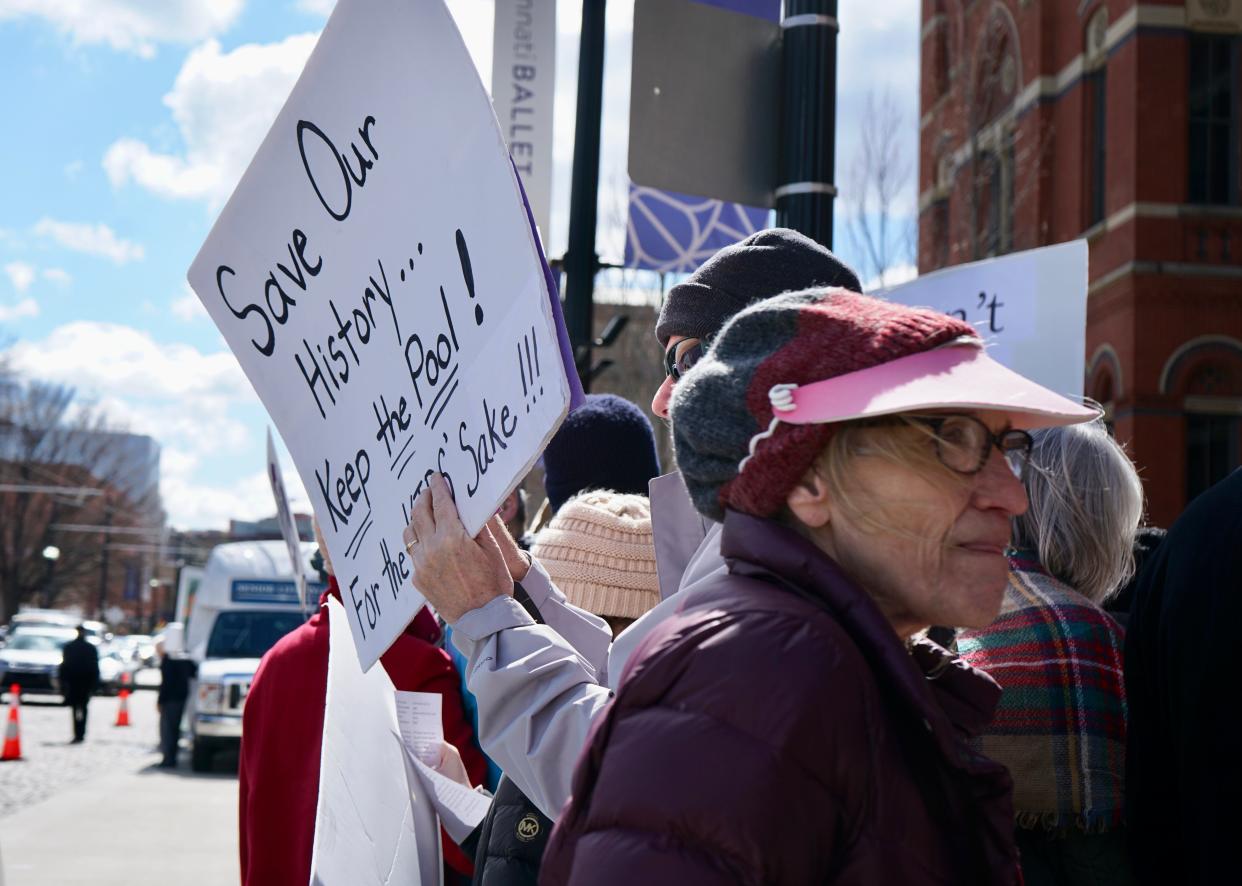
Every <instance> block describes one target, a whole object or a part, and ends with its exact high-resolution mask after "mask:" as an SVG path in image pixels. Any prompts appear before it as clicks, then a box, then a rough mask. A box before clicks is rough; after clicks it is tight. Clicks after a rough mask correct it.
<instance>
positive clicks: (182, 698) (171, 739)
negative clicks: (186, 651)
mask: <svg viewBox="0 0 1242 886" xmlns="http://www.w3.org/2000/svg"><path fill="white" fill-rule="evenodd" d="M157 651H158V652H159V654H160V694H159V698H158V699H157V701H156V707H157V709H158V710H159V712H160V750H161V751H162V752H163V754H164V759H163V760H162V761H161V762H160V768H162V769H176V768H177V746H178V745H179V744H180V743H181V717H182V715H183V714H185V703H186V699H188V698H189V697H190V681H191V680H193V679H194V678H195V677H196V676H198V665H196V664H195V663H194V661H193V659H190V658H188V657H186V656H184V655H173V654H172V653H170V652H169V651H168V649H167V648H165V645H164V643H163V642H161V643H160V644H159V646H158V647H157Z"/></svg>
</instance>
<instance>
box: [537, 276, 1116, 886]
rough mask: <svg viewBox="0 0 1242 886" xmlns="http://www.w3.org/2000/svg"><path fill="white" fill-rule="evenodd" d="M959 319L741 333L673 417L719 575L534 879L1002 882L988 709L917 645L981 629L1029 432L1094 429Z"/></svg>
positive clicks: (1003, 779) (982, 686) (859, 321)
mask: <svg viewBox="0 0 1242 886" xmlns="http://www.w3.org/2000/svg"><path fill="white" fill-rule="evenodd" d="M1095 414H1096V413H1095V412H1094V411H1093V410H1091V409H1087V408H1084V407H1083V406H1080V405H1079V404H1077V403H1074V402H1071V401H1069V400H1067V399H1065V398H1063V397H1060V396H1058V395H1056V394H1054V393H1052V392H1051V391H1048V390H1046V389H1044V388H1042V387H1040V386H1039V385H1037V384H1035V383H1033V382H1031V381H1029V380H1028V379H1025V378H1023V377H1022V376H1020V375H1018V374H1016V373H1014V372H1012V371H1010V370H1008V369H1006V368H1004V367H1002V366H1001V365H999V364H998V363H996V362H995V361H993V360H992V359H990V358H989V357H988V356H987V354H986V352H985V350H984V347H983V343H982V342H981V341H980V340H979V338H978V337H977V335H976V333H975V330H974V328H973V327H971V326H970V325H968V324H966V323H963V322H961V321H959V320H957V319H955V318H953V317H949V316H946V315H943V314H939V313H936V312H934V311H930V310H920V309H912V308H906V307H901V306H898V305H893V304H889V303H888V302H885V301H881V300H879V299H874V298H868V297H866V296H860V295H858V294H856V293H849V292H845V291H844V290H827V291H824V290H818V291H808V292H801V293H789V294H785V295H781V296H777V297H776V298H773V299H769V300H767V301H764V302H760V303H758V304H756V305H753V306H751V307H750V308H747V309H746V310H744V311H742V312H741V313H740V314H738V315H737V316H736V317H735V318H734V319H733V320H731V321H730V322H729V323H728V325H726V326H725V327H724V329H723V330H722V331H721V332H720V334H719V336H718V337H717V339H716V340H715V342H714V344H713V346H712V349H711V351H710V352H709V353H708V354H707V355H706V356H705V357H704V358H703V359H702V360H700V361H699V363H698V364H697V365H696V366H695V367H694V368H693V369H692V370H691V371H690V372H689V373H688V374H687V375H686V376H685V377H684V378H683V379H682V380H681V382H680V383H679V384H678V386H677V388H676V389H675V393H674V396H673V402H672V408H671V416H672V421H673V433H674V439H675V441H676V452H677V461H678V465H679V467H680V468H681V470H682V472H683V475H684V477H685V479H686V484H687V486H688V488H689V490H690V493H691V497H692V498H693V500H694V504H695V507H696V508H697V509H698V510H699V511H700V512H701V513H702V514H704V515H705V516H707V517H710V518H711V519H713V520H719V521H723V524H724V528H723V534H722V541H721V549H722V553H723V555H724V557H725V559H726V561H727V562H728V564H729V569H728V572H725V573H717V574H716V575H715V576H714V577H713V578H711V579H709V580H705V581H703V582H701V583H700V584H698V585H696V586H694V587H693V588H689V589H687V590H686V591H684V592H683V596H684V597H685V600H684V602H683V604H682V608H681V610H680V612H679V613H678V614H677V615H676V616H675V617H673V618H672V619H670V620H668V621H666V622H665V623H663V624H662V625H660V627H658V628H657V629H656V630H655V632H654V633H652V634H651V635H650V636H649V637H648V638H647V639H646V641H644V643H643V645H642V646H641V647H640V648H639V650H638V651H637V652H636V653H635V654H634V656H633V658H632V659H631V662H630V665H629V666H628V668H627V672H626V675H625V677H624V680H623V682H622V684H621V687H620V689H619V692H618V694H617V697H616V699H615V700H614V702H613V705H612V707H611V709H610V710H609V712H608V714H607V717H606V719H605V720H604V722H602V723H601V724H600V725H599V726H598V727H597V728H596V730H595V732H594V733H593V735H592V739H591V742H590V743H589V745H588V746H587V748H586V749H585V751H584V753H583V756H582V757H581V759H580V760H579V763H578V768H577V771H576V773H575V776H574V785H573V798H572V800H571V802H570V804H569V806H568V807H567V809H566V811H565V813H564V814H563V815H562V818H561V819H560V822H559V823H558V826H557V830H556V832H555V834H554V836H553V839H552V842H551V844H550V846H549V848H548V852H547V854H546V856H545V859H544V867H543V876H544V878H545V879H544V880H543V881H542V882H546V883H590V884H602V886H607V884H611V883H618V884H619V883H626V884H629V883H632V882H635V881H638V882H643V883H644V886H653V884H665V883H668V884H672V883H695V884H714V883H721V884H723V883H782V884H784V883H788V884H795V883H796V884H805V883H841V884H846V883H849V884H876V883H902V884H906V883H946V884H947V883H953V884H963V883H970V884H993V883H995V884H1006V886H1010V884H1014V883H1017V882H1018V881H1019V872H1018V863H1017V850H1016V849H1015V847H1014V841H1013V806H1012V800H1011V783H1010V779H1009V775H1008V773H1007V772H1006V771H1005V769H1004V767H1003V766H1001V765H999V764H997V763H994V762H993V761H991V760H989V759H987V758H986V757H983V756H981V755H980V754H978V753H977V752H974V751H972V750H971V747H970V745H969V743H968V739H969V738H970V737H971V736H973V735H975V734H977V733H978V732H979V731H980V730H981V729H982V728H983V727H985V726H986V725H987V723H988V721H989V720H990V719H991V716H992V712H993V709H994V708H995V705H996V702H997V700H998V698H999V695H1000V688H999V687H998V686H997V685H996V684H995V683H994V682H993V681H992V680H991V679H990V678H988V677H987V676H986V675H984V674H982V673H981V672H979V671H976V670H974V669H972V668H970V667H968V666H967V665H966V664H964V663H963V662H962V661H961V660H960V659H957V658H956V657H954V656H953V655H951V654H950V653H948V652H947V651H946V650H944V649H942V648H941V647H939V646H937V645H936V644H934V643H932V642H930V641H928V640H927V639H925V638H924V637H923V636H922V632H923V631H924V630H925V629H926V628H927V627H928V626H930V625H952V626H957V627H983V626H985V625H987V624H988V623H989V622H991V621H992V620H993V619H994V618H995V617H996V615H997V612H998V611H999V608H1000V604H1001V599H1002V596H1003V592H1004V588H1005V582H1006V573H1007V569H1008V566H1007V562H1006V558H1005V551H1006V548H1007V547H1008V545H1009V541H1010V536H1009V532H1010V520H1011V518H1013V517H1015V516H1017V515H1019V514H1021V513H1022V512H1023V511H1024V510H1025V509H1026V505H1027V502H1026V495H1025V492H1024V491H1023V486H1022V482H1021V479H1020V477H1021V474H1022V472H1023V470H1024V468H1025V465H1026V460H1027V457H1028V456H1029V453H1030V448H1031V439H1030V436H1029V435H1028V434H1027V431H1028V430H1030V429H1033V428H1039V427H1047V426H1053V425H1062V424H1070V423H1074V422H1080V421H1086V420H1089V419H1091V418H1092V417H1094V416H1095Z"/></svg>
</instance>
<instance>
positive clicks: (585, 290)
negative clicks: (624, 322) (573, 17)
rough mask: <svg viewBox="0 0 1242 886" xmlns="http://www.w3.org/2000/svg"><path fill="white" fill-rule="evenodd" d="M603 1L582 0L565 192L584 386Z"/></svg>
mask: <svg viewBox="0 0 1242 886" xmlns="http://www.w3.org/2000/svg"><path fill="white" fill-rule="evenodd" d="M604 3H605V0H582V37H581V40H580V42H579V44H578V115H577V122H576V123H575V125H574V165H573V181H572V185H571V189H570V194H569V250H568V252H566V254H565V277H566V285H565V326H566V327H567V331H568V332H569V340H570V342H571V343H572V344H573V346H574V355H575V361H576V362H577V364H578V370H579V371H578V374H579V375H580V376H581V377H582V387H583V389H585V390H589V389H590V378H589V375H588V373H589V371H590V368H591V339H592V338H594V335H595V332H594V318H593V307H594V305H593V302H594V298H595V273H596V271H597V270H599V256H597V255H596V254H595V225H596V220H597V219H596V217H597V214H598V202H599V201H598V194H599V139H600V112H601V108H602V105H603V92H604Z"/></svg>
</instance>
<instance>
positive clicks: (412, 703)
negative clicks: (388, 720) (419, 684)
mask: <svg viewBox="0 0 1242 886" xmlns="http://www.w3.org/2000/svg"><path fill="white" fill-rule="evenodd" d="M396 696H397V723H398V725H399V726H400V727H401V739H402V741H403V743H404V744H405V750H406V753H407V754H408V755H409V757H410V760H411V761H412V762H413V763H414V771H415V772H417V773H418V778H419V781H420V782H422V786H423V790H424V791H425V792H426V794H427V795H428V798H429V799H430V800H431V805H432V806H433V807H434V808H435V810H436V814H438V815H439V816H440V824H442V825H444V830H446V831H448V835H449V836H450V837H452V838H453V840H455V841H456V842H458V843H460V842H461V841H462V840H464V839H466V837H468V836H469V835H470V832H471V831H473V830H474V829H475V828H476V827H478V825H479V822H481V821H482V820H483V817H484V816H485V815H487V810H488V809H489V808H490V807H491V805H492V801H491V800H490V799H489V798H488V797H485V796H483V795H482V794H480V793H479V792H478V791H475V790H473V789H472V788H468V787H466V786H465V785H461V784H458V783H457V782H455V781H453V780H452V779H451V778H448V777H447V776H444V775H441V774H440V773H439V772H437V771H436V770H435V768H434V767H435V766H436V764H438V763H439V762H440V743H441V742H442V741H444V721H443V719H442V715H441V709H442V706H443V701H444V698H443V696H441V695H440V694H439V693H438V692H402V691H397V692H396Z"/></svg>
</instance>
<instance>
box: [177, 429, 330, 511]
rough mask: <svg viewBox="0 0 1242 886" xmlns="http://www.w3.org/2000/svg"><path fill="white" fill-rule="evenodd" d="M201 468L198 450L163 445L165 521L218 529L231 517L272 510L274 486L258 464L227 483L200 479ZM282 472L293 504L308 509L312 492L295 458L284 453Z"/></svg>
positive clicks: (274, 506)
mask: <svg viewBox="0 0 1242 886" xmlns="http://www.w3.org/2000/svg"><path fill="white" fill-rule="evenodd" d="M258 452H259V450H258V448H257V447H256V453H258ZM201 471H202V462H201V460H200V459H199V458H198V456H195V455H193V454H191V453H188V452H185V451H183V450H181V449H179V448H176V447H167V448H165V449H163V450H162V451H161V453H160V494H161V496H162V497H163V499H164V507H165V509H166V510H167V511H168V522H169V523H170V524H172V525H173V526H176V527H178V528H195V529H199V528H214V529H221V528H224V527H225V526H227V525H228V522H229V520H230V519H237V520H260V519H262V518H264V517H270V516H272V514H274V513H275V512H276V504H275V501H274V500H273V499H272V487H271V484H270V482H269V481H268V479H267V472H266V471H264V470H262V468H260V469H259V470H256V471H253V472H249V473H245V474H242V475H241V476H238V477H236V478H232V479H231V480H230V482H229V484H228V485H227V486H221V485H218V484H213V483H207V482H204V481H203V480H202V479H201V478H200V474H201ZM281 473H282V474H283V475H284V478H285V486H286V490H287V491H288V493H289V504H290V506H291V507H292V509H293V510H294V511H297V512H307V511H310V510H311V506H310V497H309V496H308V495H307V494H306V491H305V489H303V487H302V482H301V480H300V479H299V477H298V474H297V471H295V470H294V469H293V464H292V463H291V462H286V460H285V459H282V460H281Z"/></svg>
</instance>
